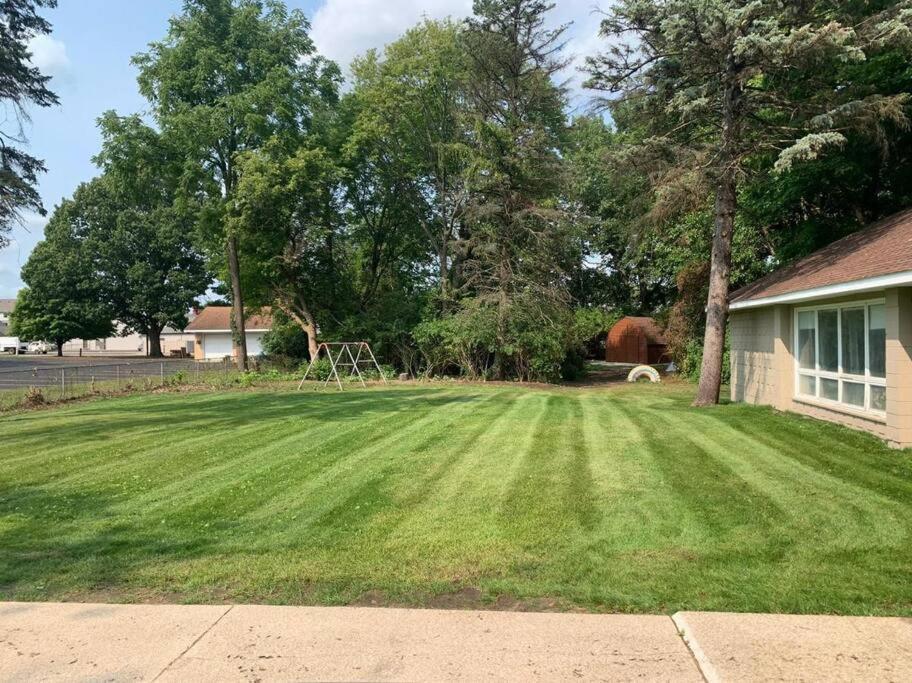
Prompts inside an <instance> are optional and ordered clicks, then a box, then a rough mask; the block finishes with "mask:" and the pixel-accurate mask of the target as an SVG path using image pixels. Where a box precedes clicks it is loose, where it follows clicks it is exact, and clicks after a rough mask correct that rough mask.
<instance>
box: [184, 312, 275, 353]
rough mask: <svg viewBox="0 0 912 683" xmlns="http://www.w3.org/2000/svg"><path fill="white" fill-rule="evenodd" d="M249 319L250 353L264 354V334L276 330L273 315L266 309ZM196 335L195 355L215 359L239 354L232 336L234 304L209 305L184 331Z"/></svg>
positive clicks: (249, 316) (246, 321)
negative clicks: (232, 306) (273, 324)
mask: <svg viewBox="0 0 912 683" xmlns="http://www.w3.org/2000/svg"><path fill="white" fill-rule="evenodd" d="M244 322H245V325H244V327H245V332H246V337H247V355H248V356H260V355H262V353H263V344H262V342H263V335H264V334H266V333H267V332H268V331H269V330H270V329H272V314H271V312H270V311H269V309H268V308H267V309H263V312H262V314H260V315H248V316H247V319H246V320H245V321H244ZM184 332H185V333H186V334H192V335H193V336H194V341H195V344H194V354H193V357H194V358H196V359H197V360H213V359H217V358H224V357H225V356H232V357H233V356H236V355H237V348H236V346H235V344H234V340H233V339H232V337H231V307H230V306H207V307H206V308H204V309H203V310H202V311H200V312H199V315H197V316H196V318H194V319H193V321H192V322H191V323H190V324H189V325H187V327H186V329H185V330H184Z"/></svg>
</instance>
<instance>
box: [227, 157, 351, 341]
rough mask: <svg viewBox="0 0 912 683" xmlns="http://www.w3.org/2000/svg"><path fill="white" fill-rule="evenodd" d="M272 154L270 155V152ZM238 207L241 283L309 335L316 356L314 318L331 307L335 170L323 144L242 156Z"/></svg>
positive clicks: (336, 168)
mask: <svg viewBox="0 0 912 683" xmlns="http://www.w3.org/2000/svg"><path fill="white" fill-rule="evenodd" d="M270 152H272V153H270ZM241 166H242V168H243V173H242V178H241V181H240V183H239V185H238V193H237V196H238V204H239V211H238V212H237V215H236V216H235V217H234V219H233V220H234V221H235V223H236V224H235V226H233V227H234V230H235V232H236V233H237V234H238V235H239V237H240V245H241V247H242V250H243V263H244V265H245V266H246V273H247V274H246V276H245V283H246V284H247V287H248V291H250V292H251V294H252V297H251V298H252V300H253V301H255V302H257V303H262V304H266V303H271V304H273V305H275V306H277V307H278V308H279V309H281V310H282V312H284V313H285V314H286V315H287V316H288V317H289V318H290V319H291V320H293V321H294V322H295V323H297V324H298V325H299V326H300V327H301V329H302V330H304V332H305V333H306V334H307V343H308V351H309V353H310V357H311V358H316V356H317V334H318V324H317V320H318V318H317V316H318V315H319V314H320V313H322V312H325V311H327V310H331V309H333V307H334V306H336V305H337V303H338V302H336V301H335V300H334V294H336V292H335V291H334V290H333V276H334V274H335V271H336V268H337V265H336V262H335V258H336V251H335V249H334V240H335V238H336V237H337V234H336V233H337V230H338V220H337V214H338V207H337V206H336V204H337V192H338V187H339V182H340V179H339V176H340V170H339V168H338V167H337V166H336V165H335V164H334V163H333V161H332V159H331V158H330V155H329V154H328V153H327V152H326V150H324V149H322V148H315V149H308V148H306V147H302V148H300V149H299V150H298V151H297V152H295V153H294V154H293V155H291V156H287V155H285V154H284V153H283V152H282V151H281V150H271V149H268V148H267V149H266V150H263V151H260V152H251V153H248V154H247V155H245V156H244V157H242V158H241Z"/></svg>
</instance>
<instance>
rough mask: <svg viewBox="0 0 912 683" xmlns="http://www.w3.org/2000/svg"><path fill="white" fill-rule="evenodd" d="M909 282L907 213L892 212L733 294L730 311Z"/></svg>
mask: <svg viewBox="0 0 912 683" xmlns="http://www.w3.org/2000/svg"><path fill="white" fill-rule="evenodd" d="M901 284H912V209H910V210H908V211H903V212H901V213H897V214H894V215H892V216H890V217H889V218H885V219H883V220H881V221H878V222H877V223H874V224H873V225H871V226H870V227H868V228H865V229H864V230H860V231H858V232H855V233H853V234H851V235H849V236H848V237H844V238H842V239H841V240H837V241H836V242H833V243H832V244H830V245H829V246H826V247H824V248H823V249H820V250H819V251H816V252H814V253H813V254H811V255H810V256H807V257H805V258H803V259H801V260H799V261H796V262H795V263H793V264H791V265H789V266H785V267H784V268H780V269H779V270H777V271H775V272H773V273H770V274H769V275H767V276H766V277H763V278H761V279H759V280H757V281H756V282H754V283H753V284H751V285H748V286H747V287H743V288H741V289H739V290H738V291H736V292H734V293H733V294H732V299H731V301H732V306H731V307H732V308H733V309H739V308H751V307H754V306H762V305H772V304H775V303H788V302H789V301H807V300H812V299H819V298H825V297H827V296H838V295H840V294H850V293H855V292H863V291H873V290H876V289H883V288H884V287H887V286H898V285H901Z"/></svg>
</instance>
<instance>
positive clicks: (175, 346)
mask: <svg viewBox="0 0 912 683" xmlns="http://www.w3.org/2000/svg"><path fill="white" fill-rule="evenodd" d="M114 327H115V329H116V330H117V332H118V334H117V335H116V336H113V337H107V338H105V339H71V340H70V341H68V342H67V343H65V344H64V345H63V351H64V353H67V354H77V353H78V354H85V355H109V356H120V355H123V356H128V355H141V356H146V355H148V354H149V339H148V337H146V335H144V334H137V333H135V332H132V333H130V334H126V335H123V334H122V333H123V330H124V326H123V325H122V324H121V323H119V322H115V323H114ZM194 343H195V339H194V337H193V335H192V334H185V333H183V332H181V331H180V330H175V329H173V328H171V327H166V328H165V329H164V330H162V333H161V349H162V354H163V355H165V356H170V355H171V353H172V352H178V351H180V352H182V353H184V354H186V355H189V356H193V354H194Z"/></svg>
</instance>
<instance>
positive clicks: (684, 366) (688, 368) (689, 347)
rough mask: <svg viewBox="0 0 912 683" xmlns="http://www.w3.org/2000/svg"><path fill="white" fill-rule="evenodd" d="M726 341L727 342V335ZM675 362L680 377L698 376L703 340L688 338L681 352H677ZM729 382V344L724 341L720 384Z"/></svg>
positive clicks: (701, 359) (696, 377) (695, 378)
mask: <svg viewBox="0 0 912 683" xmlns="http://www.w3.org/2000/svg"><path fill="white" fill-rule="evenodd" d="M726 342H728V337H727V336H726ZM675 364H676V365H677V367H678V374H679V375H680V376H681V377H684V378H685V379H689V380H692V381H696V380H697V379H698V378H699V377H700V367H701V365H702V364H703V341H702V340H700V339H688V340H687V341H686V344H685V347H684V350H683V352H681V353H678V354H677V356H676V358H675ZM729 382H731V345H730V343H726V345H725V353H724V355H723V360H722V384H728V383H729Z"/></svg>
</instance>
